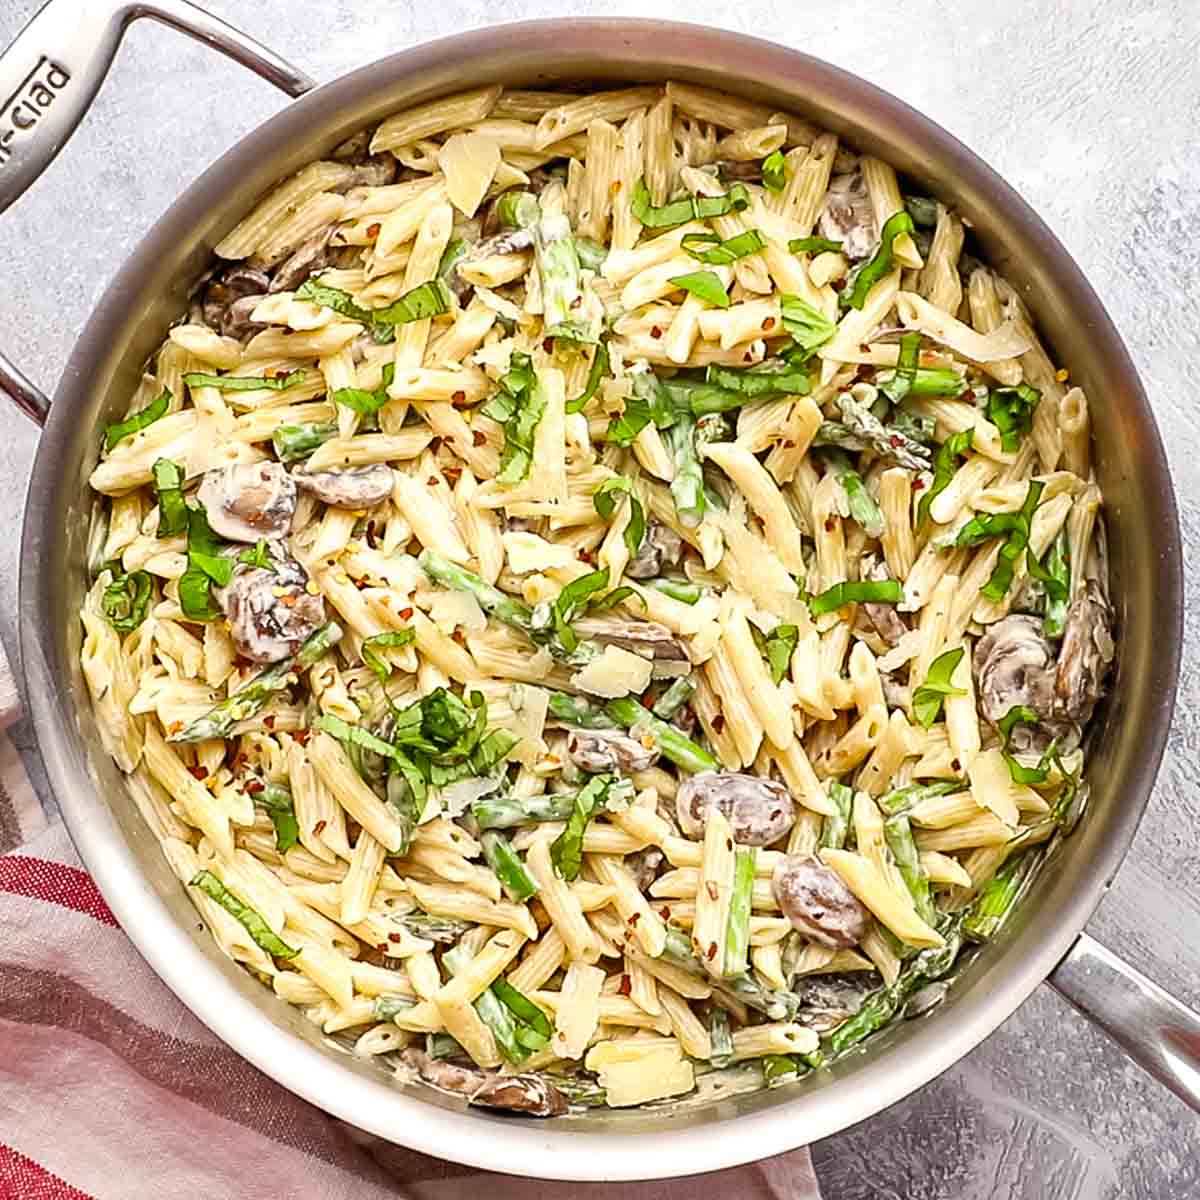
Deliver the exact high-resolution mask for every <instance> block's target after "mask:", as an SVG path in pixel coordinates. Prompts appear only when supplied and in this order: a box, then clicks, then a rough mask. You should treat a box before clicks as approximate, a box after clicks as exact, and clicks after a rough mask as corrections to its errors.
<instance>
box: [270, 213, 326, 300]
mask: <svg viewBox="0 0 1200 1200" xmlns="http://www.w3.org/2000/svg"><path fill="white" fill-rule="evenodd" d="M334 228H335V227H334V226H333V225H329V226H326V228H324V229H318V230H317V232H316V233H314V234H312V235H311V236H309V237H307V238H305V239H304V241H302V242H301V243H300V245H298V246H297V247H296V248H295V249H294V250H293V251H292V252H291V254H289V255H288V256H287V258H285V259H284V260H283V262H281V263H280V264H279V265H278V266H277V267H276V268H275V269H274V271H272V272H271V286H270V288H269V289H268V291H271V292H293V291H295V290H296V288H298V287H299V286H300V285H301V284H302V283H303V282H304V281H305V280H306V279H307V278H308V277H309V276H310V275H314V274H316V272H318V271H322V270H324V269H325V268H326V267H327V266H329V238H330V236H331V235H332V234H333V231H334Z"/></svg>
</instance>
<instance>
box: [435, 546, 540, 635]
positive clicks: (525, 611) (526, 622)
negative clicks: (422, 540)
mask: <svg viewBox="0 0 1200 1200" xmlns="http://www.w3.org/2000/svg"><path fill="white" fill-rule="evenodd" d="M417 561H418V563H419V564H420V566H421V570H422V571H424V572H425V574H426V575H428V576H429V578H430V579H432V580H433V581H434V583H440V584H441V585H442V586H443V587H448V588H453V589H454V590H455V591H456V592H469V593H470V594H471V595H472V596H474V597H475V599H476V600H477V601H478V602H479V607H480V608H482V609H483V611H484V612H485V613H487V614H488V615H489V616H492V617H495V618H496V620H497V621H502V622H504V624H505V625H511V626H512V628H513V629H519V630H520V631H521V632H522V633H523V634H525V635H526V636H529V634H530V631H531V628H532V626H531V624H530V618H531V616H532V611H533V610H532V609H531V608H530V607H529V605H528V604H526V603H524V601H522V600H518V599H516V598H515V597H514V596H508V595H506V594H505V593H504V592H502V591H501V590H500V589H499V588H495V587H492V585H491V584H490V583H488V582H487V580H485V579H483V578H482V577H481V576H479V575H476V574H475V572H474V571H468V570H467V569H466V568H465V567H460V566H459V565H458V564H457V563H452V562H450V560H449V559H446V558H443V557H442V556H441V555H440V554H435V553H434V552H433V551H432V550H423V551H422V552H421V557H420V558H419V559H418V560H417Z"/></svg>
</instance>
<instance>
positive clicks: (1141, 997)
mask: <svg viewBox="0 0 1200 1200" xmlns="http://www.w3.org/2000/svg"><path fill="white" fill-rule="evenodd" d="M1049 982H1050V983H1051V984H1052V985H1053V987H1054V988H1055V989H1056V990H1057V991H1058V993H1059V994H1060V995H1061V996H1062V997H1063V999H1065V1000H1066V1001H1068V1003H1070V1004H1071V1005H1073V1006H1074V1007H1075V1008H1076V1009H1078V1010H1079V1011H1080V1012H1081V1013H1082V1014H1083V1015H1084V1016H1085V1017H1087V1018H1088V1020H1089V1021H1091V1022H1092V1023H1093V1024H1094V1025H1097V1026H1098V1027H1099V1028H1100V1029H1102V1030H1103V1031H1104V1032H1105V1033H1106V1034H1108V1036H1109V1037H1110V1038H1112V1039H1113V1041H1114V1042H1116V1043H1117V1045H1118V1046H1120V1047H1121V1049H1122V1050H1124V1051H1125V1053H1126V1054H1128V1055H1129V1057H1130V1058H1132V1059H1133V1060H1134V1062H1136V1063H1137V1064H1138V1066H1140V1067H1141V1068H1142V1069H1143V1070H1145V1071H1148V1072H1149V1073H1150V1074H1151V1075H1153V1076H1154V1078H1155V1079H1157V1080H1158V1081H1159V1082H1160V1083H1162V1084H1164V1085H1165V1086H1166V1087H1169V1088H1170V1089H1171V1091H1173V1092H1174V1093H1175V1095H1177V1096H1178V1097H1179V1098H1180V1099H1181V1100H1182V1101H1183V1102H1184V1103H1185V1104H1187V1105H1189V1106H1190V1107H1191V1108H1192V1109H1194V1110H1195V1111H1196V1112H1200V1014H1197V1013H1195V1012H1193V1011H1192V1010H1191V1009H1190V1008H1188V1007H1187V1006H1186V1005H1184V1004H1181V1003H1180V1002H1179V1001H1178V1000H1176V999H1175V997H1174V996H1172V995H1171V994H1170V993H1169V992H1166V991H1164V990H1163V989H1162V988H1160V987H1159V986H1158V984H1156V983H1153V982H1151V981H1150V980H1149V979H1147V978H1146V976H1145V975H1143V974H1141V972H1140V971H1136V970H1135V969H1134V968H1133V967H1131V966H1130V965H1129V964H1128V963H1127V962H1125V961H1124V960H1123V959H1121V958H1118V957H1117V955H1115V954H1113V952H1112V951H1111V950H1109V949H1107V948H1106V947H1105V946H1102V945H1101V944H1100V943H1099V942H1098V941H1096V940H1095V938H1092V937H1089V936H1088V935H1087V934H1086V933H1084V934H1081V935H1080V937H1079V940H1078V941H1077V942H1076V943H1075V945H1074V946H1072V947H1071V949H1070V951H1069V952H1068V953H1067V956H1066V958H1064V959H1063V960H1062V962H1060V963H1059V964H1058V966H1057V967H1055V968H1054V971H1053V972H1052V973H1051V975H1050V978H1049Z"/></svg>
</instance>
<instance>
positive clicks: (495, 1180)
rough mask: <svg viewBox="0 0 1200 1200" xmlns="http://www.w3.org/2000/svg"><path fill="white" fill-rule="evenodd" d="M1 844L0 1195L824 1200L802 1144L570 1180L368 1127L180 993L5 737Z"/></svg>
mask: <svg viewBox="0 0 1200 1200" xmlns="http://www.w3.org/2000/svg"><path fill="white" fill-rule="evenodd" d="M3 670H4V664H3V652H2V651H0V672H2V671H3ZM3 724H4V722H3V718H2V716H0V728H2V727H3ZM18 841H21V842H23V843H24V844H22V845H20V846H19V848H16V849H10V848H11V847H13V846H14V844H15V843H17V842H18ZM6 849H9V850H10V852H9V853H8V854H4V855H0V1200H163V1198H168V1197H169V1198H171V1200H174V1198H175V1197H179V1198H180V1200H200V1198H203V1200H309V1198H310V1197H311V1198H314V1200H315V1198H318V1197H319V1198H320V1200H343V1198H345V1200H350V1198H351V1197H353V1200H382V1198H384V1197H391V1198H395V1197H405V1198H408V1200H457V1198H459V1197H468V1196H474V1195H477V1194H480V1192H481V1191H483V1192H484V1194H486V1195H487V1196H488V1197H489V1200H567V1198H572V1200H574V1198H576V1197H579V1196H581V1195H582V1196H583V1197H584V1198H585V1200H616V1198H617V1197H620V1198H622V1200H695V1198H696V1197H705V1198H708V1197H712V1198H714V1200H721V1198H728V1200H734V1198H736V1200H819V1197H818V1193H817V1188H816V1181H815V1179H814V1178H813V1174H812V1167H811V1163H810V1160H809V1156H808V1151H807V1150H799V1151H796V1152H794V1153H792V1154H786V1155H782V1156H780V1157H779V1158H774V1159H768V1160H766V1161H764V1162H761V1163H757V1164H755V1165H753V1166H750V1167H743V1168H741V1169H738V1170H732V1171H720V1172H716V1173H714V1174H711V1175H704V1176H696V1177H693V1178H691V1179H684V1180H680V1181H679V1182H677V1183H647V1184H633V1185H629V1184H611V1185H610V1184H584V1185H579V1184H556V1183H533V1182H531V1181H528V1180H523V1179H518V1178H514V1177H509V1176H501V1175H487V1176H484V1175H481V1174H480V1173H479V1172H477V1171H473V1170H471V1169H470V1168H467V1167H460V1166H457V1165H455V1164H453V1163H446V1162H441V1161H439V1160H437V1159H432V1158H428V1157H426V1156H424V1155H421V1154H416V1153H414V1152H412V1151H410V1150H405V1149H402V1148H401V1147H398V1146H393V1145H391V1144H390V1143H387V1142H384V1141H382V1140H380V1139H378V1138H375V1137H372V1136H371V1135H369V1134H365V1133H362V1132H361V1131H359V1130H357V1129H354V1128H353V1127H351V1126H349V1125H346V1124H344V1123H343V1122H341V1121H337V1120H335V1119H334V1118H332V1117H330V1116H328V1115H326V1114H325V1113H324V1112H322V1111H321V1110H320V1109H317V1108H314V1107H313V1106H312V1105H310V1104H307V1103H305V1102H304V1101H303V1100H300V1099H298V1098H297V1097H295V1096H293V1095H292V1094H291V1093H290V1092H288V1091H285V1090H284V1089H283V1088H281V1087H279V1086H278V1085H277V1084H275V1083H274V1082H272V1080H270V1079H269V1078H268V1077H267V1076H265V1075H263V1074H262V1073H261V1072H259V1071H258V1070H256V1069H255V1068H254V1067H252V1066H250V1064H249V1063H247V1062H246V1061H245V1060H243V1059H242V1058H240V1057H239V1056H238V1055H237V1054H235V1053H234V1052H233V1051H232V1050H230V1049H229V1048H228V1047H227V1046H225V1045H224V1043H222V1042H220V1041H219V1040H218V1039H217V1038H216V1037H214V1035H213V1034H211V1033H210V1032H209V1031H208V1030H207V1029H206V1028H205V1027H204V1026H203V1025H201V1024H200V1022H199V1021H197V1020H196V1019H195V1018H194V1017H193V1016H192V1015H191V1013H190V1012H188V1011H187V1009H185V1008H184V1007H183V1005H181V1004H180V1003H179V1001H178V1000H176V999H175V997H174V996H173V995H172V994H171V993H170V992H169V991H168V990H167V989H166V987H165V986H164V985H163V984H162V983H161V982H160V981H159V979H158V977H157V976H156V975H155V974H154V973H153V972H152V971H151V970H150V968H149V967H147V966H146V964H145V963H144V962H143V961H142V959H141V958H140V957H139V955H138V953H137V951H136V950H134V948H133V945H132V943H131V942H130V941H129V940H128V939H127V938H126V937H125V935H124V934H123V933H122V932H121V929H120V927H119V926H118V925H117V922H116V920H115V919H114V917H113V915H112V913H111V912H110V911H109V909H108V906H107V905H106V904H105V902H104V898H103V897H102V896H101V895H100V892H99V890H98V889H97V888H96V885H95V884H94V883H93V882H92V879H91V877H90V876H89V875H88V874H87V872H86V871H84V870H83V869H82V867H81V865H80V863H79V860H78V858H77V857H76V855H75V851H74V848H73V847H72V845H71V842H70V839H69V838H68V837H67V834H66V832H65V830H64V829H63V826H62V825H61V824H58V823H55V824H52V825H49V826H47V825H46V823H45V820H44V819H43V817H42V815H41V812H40V809H39V808H38V805H37V800H36V798H35V796H34V793H33V789H32V788H31V787H30V785H29V781H28V779H27V777H26V775H25V771H24V769H23V767H22V765H21V761H20V758H19V756H18V755H17V753H16V751H15V749H14V748H13V746H12V743H11V742H10V741H9V740H8V738H7V737H6V736H5V735H4V734H3V733H0V850H6ZM481 1184H482V1189H481Z"/></svg>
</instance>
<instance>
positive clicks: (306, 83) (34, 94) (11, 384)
mask: <svg viewBox="0 0 1200 1200" xmlns="http://www.w3.org/2000/svg"><path fill="white" fill-rule="evenodd" d="M139 17H150V18H152V19H154V20H156V21H160V22H162V23H163V24H164V25H170V26H171V27H172V28H173V29H178V30H179V31H180V32H181V33H186V34H188V35H189V36H190V37H194V38H196V40H197V41H201V42H204V43H205V44H206V45H208V46H211V47H212V48H213V49H214V50H219V51H221V53H222V54H227V55H228V56H229V57H230V58H232V59H234V60H235V61H236V62H239V63H241V64H242V65H243V66H245V67H249V68H250V70H252V71H254V72H255V74H257V75H261V76H262V77H263V79H265V80H267V81H268V82H269V83H273V84H274V85H275V86H276V87H278V88H281V89H282V90H283V91H285V92H286V93H287V94H288V95H289V96H293V97H295V96H301V95H303V94H304V93H305V92H307V91H309V90H310V89H312V88H313V87H315V86H316V82H315V81H314V80H313V79H311V78H310V77H309V76H308V75H306V74H305V73H304V72H303V71H300V70H297V68H295V67H293V66H292V65H291V64H290V63H289V62H287V61H285V60H284V59H282V58H280V57H279V56H278V55H277V54H275V53H274V52H272V51H271V50H268V49H267V47H265V46H263V45H262V44H261V43H259V42H256V41H255V40H254V39H253V38H251V37H248V36H247V35H246V34H244V33H241V32H240V31H238V30H237V29H234V28H233V26H232V25H227V24H226V23H225V22H224V21H222V20H220V19H219V18H218V17H214V16H212V15H211V14H209V13H206V12H205V11H204V10H203V9H201V8H197V7H196V5H195V4H192V3H191V2H190V0H145V2H144V3H143V2H131V0H49V2H48V3H47V4H46V5H45V6H44V7H43V8H42V9H41V10H40V11H39V12H38V14H37V15H36V16H35V17H34V18H33V20H32V21H30V22H29V24H28V25H26V26H25V28H24V29H23V30H21V32H20V33H19V34H18V35H17V37H16V40H15V41H14V42H13V43H12V44H11V45H10V46H9V47H8V48H7V49H6V50H4V51H3V53H0V213H2V212H4V210H5V209H6V208H8V207H9V205H11V204H12V203H13V202H14V201H16V200H17V199H18V198H19V197H20V196H21V195H23V194H24V193H25V192H26V191H27V190H28V188H29V187H30V186H31V185H32V184H33V182H34V181H35V180H36V179H37V177H38V176H39V175H41V173H42V172H43V171H44V170H45V169H46V168H47V167H48V166H49V165H50V164H51V163H52V162H53V161H54V159H55V157H56V156H57V154H58V152H59V151H60V150H61V149H62V148H63V146H64V145H65V144H66V142H67V140H68V139H69V138H70V136H71V134H72V133H73V132H74V131H75V128H76V126H78V124H79V122H80V121H81V120H82V119H83V116H84V114H85V113H86V112H87V110H88V108H89V106H90V105H91V102H92V100H93V98H94V97H95V95H96V93H97V92H98V91H99V90H100V85H101V83H103V82H104V77H105V75H107V74H108V68H109V67H110V66H111V65H112V61H113V58H114V56H115V55H116V52H117V47H118V46H119V45H120V43H121V37H122V35H123V34H124V32H125V30H126V28H127V27H128V25H129V24H130V22H132V21H135V20H137V19H138V18H139ZM0 391H3V392H7V393H8V395H9V396H11V397H12V399H13V400H14V401H15V403H16V404H17V406H18V407H19V408H20V409H21V410H22V411H23V412H24V413H26V414H27V415H28V416H29V417H31V418H32V419H33V420H34V421H36V422H37V423H38V424H44V423H45V421H46V417H47V415H48V413H49V410H50V401H49V399H48V398H47V397H46V396H45V394H44V393H43V392H42V391H41V390H40V389H39V388H38V387H37V386H36V385H35V384H33V383H32V382H31V381H30V380H29V379H28V378H27V377H26V376H25V375H24V374H23V373H22V372H21V371H20V370H18V369H17V367H16V366H15V365H13V364H12V363H11V362H10V361H9V360H8V359H6V358H5V357H4V356H3V355H2V354H0Z"/></svg>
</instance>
